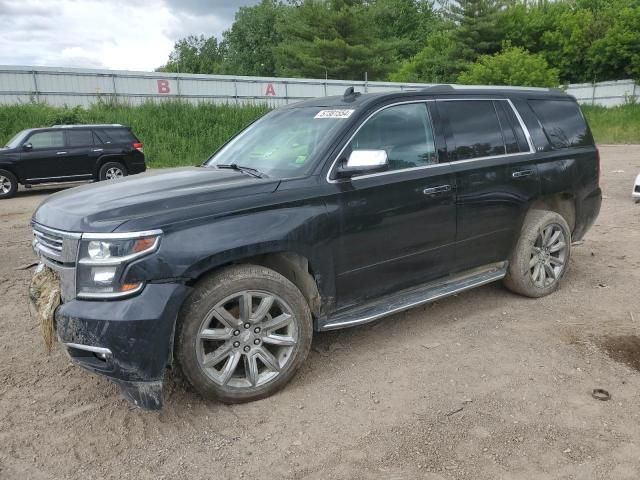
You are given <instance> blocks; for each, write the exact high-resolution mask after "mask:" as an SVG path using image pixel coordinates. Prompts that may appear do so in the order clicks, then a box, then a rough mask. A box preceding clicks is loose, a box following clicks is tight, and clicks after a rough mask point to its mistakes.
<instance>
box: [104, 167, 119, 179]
mask: <svg viewBox="0 0 640 480" xmlns="http://www.w3.org/2000/svg"><path fill="white" fill-rule="evenodd" d="M104 177H105V178H106V179H107V180H115V179H116V178H122V177H124V172H123V171H122V169H121V168H118V167H111V168H109V169H108V170H107V173H106V174H105V176H104Z"/></svg>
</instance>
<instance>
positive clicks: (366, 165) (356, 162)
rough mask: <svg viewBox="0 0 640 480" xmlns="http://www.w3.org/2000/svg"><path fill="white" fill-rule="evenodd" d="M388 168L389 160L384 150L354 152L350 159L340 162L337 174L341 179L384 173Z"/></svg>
mask: <svg viewBox="0 0 640 480" xmlns="http://www.w3.org/2000/svg"><path fill="white" fill-rule="evenodd" d="M388 167H389V160H388V158H387V152H386V151H384V150H353V151H352V152H351V155H349V158H348V159H343V160H341V161H340V163H339V165H338V170H337V171H336V173H337V176H338V177H339V178H346V177H353V176H354V175H363V174H366V173H375V172H383V171H385V170H386V169H387V168H388Z"/></svg>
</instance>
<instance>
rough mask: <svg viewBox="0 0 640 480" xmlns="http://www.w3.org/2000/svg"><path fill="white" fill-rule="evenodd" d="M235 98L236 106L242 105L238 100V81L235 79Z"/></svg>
mask: <svg viewBox="0 0 640 480" xmlns="http://www.w3.org/2000/svg"><path fill="white" fill-rule="evenodd" d="M233 96H234V98H235V99H236V105H239V104H240V99H239V98H238V80H237V79H235V78H234V79H233Z"/></svg>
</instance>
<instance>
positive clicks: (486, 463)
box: [0, 146, 640, 480]
mask: <svg viewBox="0 0 640 480" xmlns="http://www.w3.org/2000/svg"><path fill="white" fill-rule="evenodd" d="M601 154H602V185H603V190H604V195H605V198H604V201H603V208H602V212H601V214H600V217H599V219H598V220H597V222H596V225H595V226H594V228H593V229H592V230H591V231H590V232H589V234H588V235H587V237H586V239H585V242H584V244H582V245H580V246H576V247H574V250H573V256H572V259H571V266H570V270H569V272H568V274H567V276H566V277H565V279H564V283H563V284H562V285H561V288H560V290H559V291H558V292H556V293H555V294H553V295H551V296H549V297H546V298H543V299H538V300H531V299H526V298H522V297H519V296H516V295H514V294H511V293H509V292H508V291H506V290H505V289H504V288H503V287H502V285H501V284H500V283H495V284H492V285H488V286H485V287H482V288H479V289H476V290H473V291H470V292H466V293H463V294H460V295H457V296H456V297H452V298H448V299H446V300H443V301H438V302H437V303H436V304H433V305H429V306H426V307H424V308H418V309H415V310H412V311H409V312H405V313H402V314H399V315H394V316H393V317H389V318H387V319H385V320H382V321H379V322H377V323H374V324H370V325H366V326H362V327H357V328H352V329H349V330H343V331H336V332H330V333H323V334H317V335H316V336H315V339H314V343H313V351H312V352H311V354H310V356H309V358H308V360H307V362H306V365H305V366H304V367H303V369H302V371H301V372H300V374H299V375H298V376H297V377H296V378H295V379H294V381H293V382H292V383H291V384H289V385H288V386H287V387H286V388H285V389H284V390H283V391H282V392H280V393H279V394H277V395H275V396H273V397H271V398H268V399H265V400H262V401H259V402H255V403H251V404H246V405H239V406H226V405H222V404H219V403H211V402H206V401H203V400H202V399H201V398H199V397H198V396H197V395H196V394H195V393H194V392H193V391H190V390H185V389H184V388H183V386H182V385H179V384H176V382H175V381H174V380H171V379H170V380H169V381H168V382H167V386H166V391H165V400H166V403H165V407H164V409H163V410H162V411H161V412H159V413H158V412H156V413H149V412H144V411H141V410H138V409H135V408H132V407H131V406H130V405H129V404H128V403H127V402H126V401H125V400H123V398H122V397H121V396H120V393H119V391H118V389H117V388H116V387H115V386H114V385H112V384H111V383H110V382H109V381H108V380H105V379H102V378H99V377H97V376H94V375H92V374H90V373H88V372H86V371H84V370H82V369H80V368H79V367H76V366H73V365H71V364H70V363H69V360H68V359H67V357H66V355H65V354H64V353H63V351H62V350H61V349H60V348H59V347H58V346H56V347H55V348H54V351H53V353H52V354H51V355H50V356H47V355H45V353H44V351H43V346H42V341H41V339H40V334H39V329H38V325H37V324H36V322H35V320H32V319H31V318H30V317H29V313H28V308H27V284H28V281H29V278H30V274H31V272H30V271H28V270H20V269H18V268H19V267H21V266H23V265H25V264H28V263H30V262H32V261H33V257H32V254H31V250H30V239H31V233H30V229H29V226H28V221H29V218H30V216H31V213H32V211H33V210H34V208H35V207H36V206H37V205H38V204H39V203H40V202H41V201H42V200H43V199H44V198H46V195H47V194H49V193H51V190H44V191H43V190H40V191H34V190H32V191H27V192H22V193H21V194H19V195H18V196H17V197H16V198H14V199H11V200H5V201H1V202H0V221H1V222H2V223H1V228H0V245H1V246H2V249H0V478H2V479H14V478H16V479H61V478H65V479H66V478H70V479H76V478H77V479H80V478H114V479H116V478H117V479H128V478H132V479H147V478H154V479H157V478H167V479H175V478H190V479H214V478H215V479H218V478H258V477H259V478H310V479H332V478H353V479H363V478H379V479H389V478H394V479H401V478H402V479H404V478H407V479H413V478H424V479H431V480H435V479H474V480H476V479H536V480H540V479H552V478H553V479H558V478H563V479H638V478H640V408H639V407H640V373H639V372H638V371H637V369H638V368H640V288H639V285H640V205H637V204H634V203H633V202H632V200H631V188H632V183H633V179H634V177H635V175H637V174H638V172H640V146H613V147H609V146H603V147H601ZM594 388H603V389H606V390H608V391H609V392H610V394H611V400H609V401H599V400H596V399H594V398H592V396H591V392H592V390H593V389H594Z"/></svg>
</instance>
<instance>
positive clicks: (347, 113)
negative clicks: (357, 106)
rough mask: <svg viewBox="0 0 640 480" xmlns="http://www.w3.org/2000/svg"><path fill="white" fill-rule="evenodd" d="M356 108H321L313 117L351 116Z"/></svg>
mask: <svg viewBox="0 0 640 480" xmlns="http://www.w3.org/2000/svg"><path fill="white" fill-rule="evenodd" d="M354 111H355V110H320V111H319V112H318V113H317V114H316V116H315V117H313V118H349V117H350V116H351V114H352V113H353V112H354Z"/></svg>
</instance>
